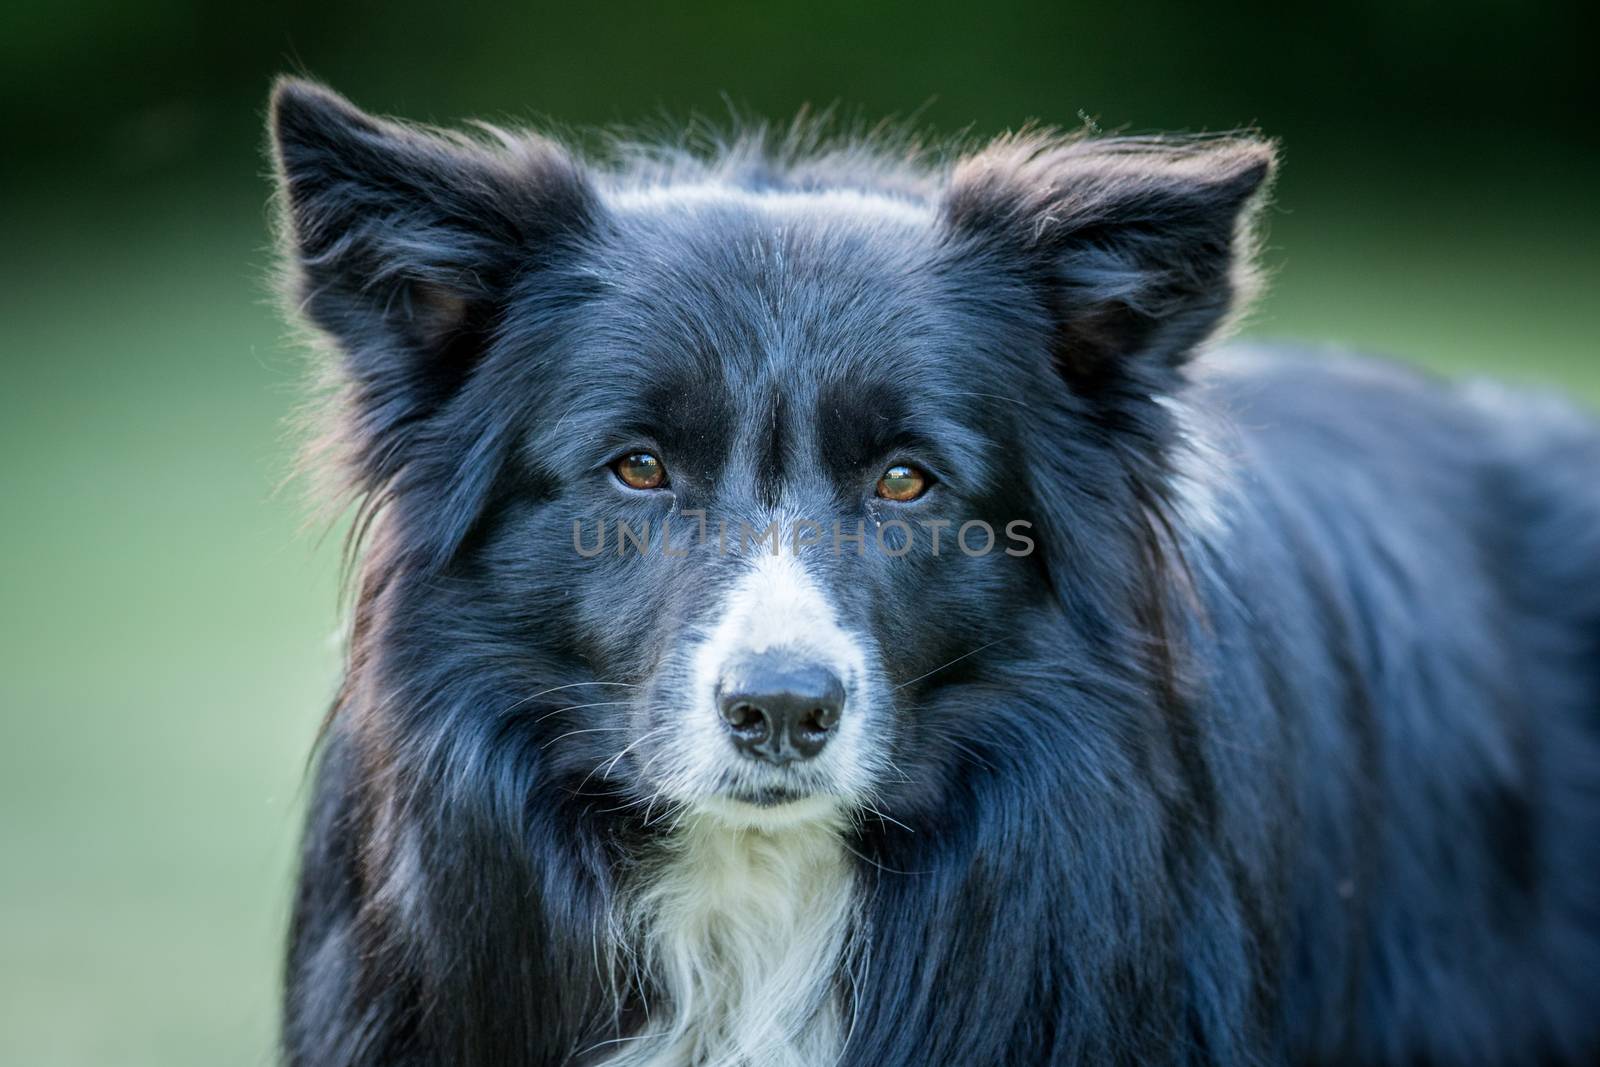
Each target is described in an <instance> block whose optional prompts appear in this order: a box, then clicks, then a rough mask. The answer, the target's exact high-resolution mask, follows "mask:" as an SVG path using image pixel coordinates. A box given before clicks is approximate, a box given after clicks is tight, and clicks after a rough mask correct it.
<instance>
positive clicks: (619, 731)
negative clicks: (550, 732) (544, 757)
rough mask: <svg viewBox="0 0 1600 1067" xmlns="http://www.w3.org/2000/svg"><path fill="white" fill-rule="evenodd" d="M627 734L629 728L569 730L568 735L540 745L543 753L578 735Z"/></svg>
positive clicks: (558, 735)
mask: <svg viewBox="0 0 1600 1067" xmlns="http://www.w3.org/2000/svg"><path fill="white" fill-rule="evenodd" d="M627 732H628V728H627V727H626V726H594V727H590V728H589V729H587V730H568V731H567V732H566V733H564V734H557V735H556V736H555V737H552V738H551V739H550V740H548V741H546V742H545V743H544V744H542V745H540V746H539V751H541V752H543V751H544V750H545V749H547V748H549V747H550V746H551V745H553V744H555V743H556V742H557V741H560V740H561V739H562V738H564V737H573V736H575V735H577V734H622V733H627Z"/></svg>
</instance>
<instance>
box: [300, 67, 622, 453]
mask: <svg viewBox="0 0 1600 1067" xmlns="http://www.w3.org/2000/svg"><path fill="white" fill-rule="evenodd" d="M270 127H271V136H272V150H273V158H274V161H275V163H276V169H277V175H278V189H279V197H280V203H281V207H282V212H283V220H284V228H285V235H286V238H287V240H286V244H287V257H286V258H287V260H288V266H289V270H290V274H291V284H292V293H293V296H294V297H295V299H296V302H297V306H298V308H299V310H300V312H301V313H302V314H303V315H304V316H305V317H306V318H307V319H308V320H309V321H310V322H311V323H312V324H313V325H314V326H316V327H317V328H318V329H320V330H321V331H322V332H323V333H325V334H326V335H327V336H328V337H330V338H331V339H332V340H333V342H334V343H335V345H336V346H337V347H338V349H339V350H340V354H341V356H342V359H341V367H340V369H341V372H342V375H343V377H344V378H345V380H346V382H347V384H348V386H349V389H350V392H351V397H352V400H353V403H354V408H355V411H354V414H355V416H356V417H357V418H358V419H359V420H360V421H361V423H362V427H361V436H363V437H364V438H365V439H366V440H367V441H369V442H372V444H373V445H374V447H373V449H372V452H371V454H370V455H369V457H368V458H369V459H370V460H372V461H373V462H377V461H378V457H389V459H388V462H391V463H403V462H404V459H403V452H404V449H403V448H400V447H397V446H398V445H400V444H401V442H399V441H397V440H396V439H395V438H396V437H397V436H403V435H404V434H405V433H406V432H408V428H409V427H413V426H415V425H416V424H417V423H418V422H419V420H422V419H425V418H426V416H428V415H429V414H431V413H432V412H433V411H434V410H436V409H437V408H438V407H439V406H440V405H442V404H443V403H444V402H446V401H447V400H448V399H449V398H450V397H451V396H452V395H453V394H454V393H455V391H456V390H457V389H459V388H460V387H461V386H462V384H463V383H464V382H465V381H466V380H467V378H468V377H469V376H470V374H471V373H472V370H473V368H474V366H475V365H476V363H477V361H478V359H479V358H480V357H481V355H482V354H483V351H484V348H485V345H486V343H487V339H488V338H489V336H490V335H491V334H492V332H493V330H494V327H495V325H496V322H497V319H498V317H499V315H500V313H501V310H502V308H503V305H504V302H505V297H506V295H507V293H508V291H509V289H510V287H511V286H512V285H513V284H514V282H515V280H516V279H517V278H518V277H520V276H523V275H524V274H526V273H528V272H529V271H532V270H536V269H538V268H539V267H540V266H541V265H544V264H548V263H550V262H553V261H554V260H555V259H556V258H557V257H560V256H561V255H563V254H564V252H565V251H566V250H567V249H569V248H570V247H571V246H572V245H573V244H574V243H575V242H577V241H579V240H581V239H582V236H583V234H584V233H585V232H587V231H588V230H589V229H591V228H592V227H593V225H594V223H595V220H596V216H597V213H598V202H597V198H596V196H595V193H594V191H593V189H592V187H591V185H590V183H589V181H588V179H587V177H586V175H585V173H584V171H583V169H582V167H581V166H580V165H579V164H578V163H577V162H576V161H575V160H573V159H572V158H571V157H570V156H569V155H568V154H567V153H566V152H564V151H563V150H562V149H561V148H560V147H558V146H557V145H555V144H554V143H553V142H550V141H547V140H544V139H542V138H538V137H534V136H530V135H522V134H519V135H516V136H507V137H503V138H501V139H500V140H499V141H497V142H494V143H485V142H484V141H482V140H475V139H473V138H469V137H466V136H462V135H456V134H450V133H446V132H442V131H434V130H425V129H421V128H418V127H413V126H409V125H403V124H401V123H397V122H392V121H387V120H383V119H378V118H375V117H373V116H371V115H368V114H366V113H364V112H362V111H360V110H359V109H357V108H356V107H355V106H353V105H352V104H350V103H349V102H348V101H346V100H345V99H344V98H342V97H340V96H338V95H337V94H335V93H333V92H330V91H329V90H327V89H323V88H321V87H320V86H317V85H314V84H312V83H310V82H306V81H301V80H298V79H292V78H286V79H282V80H280V81H279V82H278V83H277V85H276V86H275V87H274V89H273V93H272V108H271V123H270ZM393 473H394V471H393V470H387V471H385V470H369V471H366V472H364V474H365V476H366V477H368V478H369V479H371V481H372V482H373V483H382V482H383V481H386V480H387V478H388V476H390V475H392V474H393Z"/></svg>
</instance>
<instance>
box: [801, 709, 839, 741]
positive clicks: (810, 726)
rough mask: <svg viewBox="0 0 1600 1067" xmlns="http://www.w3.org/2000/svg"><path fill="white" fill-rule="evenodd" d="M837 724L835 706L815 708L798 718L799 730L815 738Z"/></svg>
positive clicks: (837, 717) (837, 718)
mask: <svg viewBox="0 0 1600 1067" xmlns="http://www.w3.org/2000/svg"><path fill="white" fill-rule="evenodd" d="M838 722H839V709H838V707H837V706H836V705H828V706H824V707H816V708H812V709H810V710H809V711H807V712H806V713H805V714H804V715H802V716H800V722H799V726H800V729H802V730H804V731H806V732H807V733H809V734H812V735H815V736H818V737H820V736H822V735H824V734H826V733H827V732H828V731H829V730H831V729H833V728H834V726H835V725H836V724H837V723H838Z"/></svg>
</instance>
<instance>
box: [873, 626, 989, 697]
mask: <svg viewBox="0 0 1600 1067" xmlns="http://www.w3.org/2000/svg"><path fill="white" fill-rule="evenodd" d="M999 643H1000V639H999V638H995V639H994V640H993V641H990V642H989V643H988V644H986V645H979V646H978V647H977V648H975V649H973V650H972V651H971V652H963V653H962V654H961V655H959V656H957V657H956V658H955V659H953V660H950V661H949V662H948V663H941V664H939V666H937V667H935V668H934V669H933V670H931V671H927V672H925V673H923V674H919V675H917V676H916V677H915V678H913V679H911V681H909V682H901V683H900V684H899V685H897V686H895V687H894V688H893V689H891V690H889V692H891V693H897V692H899V691H900V690H902V689H904V688H905V687H906V686H908V685H915V684H916V683H917V682H920V681H922V680H923V679H924V678H926V677H928V675H930V674H938V673H939V672H940V671H942V670H944V669H945V668H946V667H951V666H954V665H955V664H957V663H960V662H961V661H962V660H964V659H966V658H967V657H968V656H976V655H977V654H978V653H979V652H982V651H983V650H984V649H986V648H993V647H994V646H995V645H998V644H999Z"/></svg>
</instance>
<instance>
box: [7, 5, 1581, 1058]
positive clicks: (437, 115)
mask: <svg viewBox="0 0 1600 1067" xmlns="http://www.w3.org/2000/svg"><path fill="white" fill-rule="evenodd" d="M1579 11H1580V9H1579V6H1578V5H1577V4H1576V3H1574V4H1571V5H1568V6H1559V5H1558V6H1548V5H1541V4H1520V3H1513V2H1495V0H1466V2H1457V3H1454V4H1450V5H1443V4H1434V3H1420V2H1415V0H1358V2H1355V3H1350V4H1346V5H1344V6H1343V7H1342V8H1341V9H1339V10H1338V11H1334V12H1326V13H1321V14H1315V13H1308V12H1307V11H1306V10H1305V8H1304V6H1303V5H1294V4H1282V3H1275V4H1270V5H1268V4H1261V5H1248V6H1244V7H1236V8H1233V9H1231V10H1229V11H1226V12H1223V11H1220V10H1216V9H1213V7H1212V5H1200V4H1193V3H1182V2H1180V0H1168V2H1146V0H1135V2H1131V3H1121V4H1113V5H1105V6H1099V7H1095V6H1087V5H1082V4H1072V3H1062V2H1056V3H1025V4H1015V5H1009V6H995V5H977V4H956V3H943V2H928V3H922V4H916V5H910V6H904V7H900V8H898V9H895V8H891V7H887V6H883V7H876V8H873V9H871V10H866V9H864V8H863V7H862V6H861V5H858V4H853V3H852V4H846V3H834V2H829V3H814V4H809V5H805V6H800V5H791V4H786V5H781V6H779V5H769V6H757V5H735V4H707V5H703V6H701V7H699V8H698V9H696V10H694V11H692V12H690V11H687V10H680V11H677V12H673V13H668V12H667V11H666V9H665V7H664V6H660V7H658V6H654V5H651V6H645V5H639V6H633V5H628V4H608V5H590V6H582V5H562V6H561V7H559V8H557V7H550V8H541V7H539V6H536V5H522V6H518V7H505V8H503V9H498V10H496V9H493V8H481V9H474V8H471V7H469V6H463V5H454V6H449V7H446V6H442V5H441V6H439V7H437V8H434V7H430V6H427V5H423V4H420V3H416V2H414V0H394V2H390V3H386V4H382V5H379V4H353V5H346V6H338V7H336V6H335V5H333V4H329V3H322V4H310V3H304V2H300V0H290V2H281V3H277V4H274V5H272V6H270V7H263V8H261V9H259V10H252V9H247V8H231V7H230V6H228V5H224V4H217V3H200V2H198V0H146V2H145V3H142V4H128V3H110V2H96V3H84V2H79V3H67V4H62V3H59V2H57V3H47V2H45V0H8V3H7V5H6V11H5V12H4V14H3V15H0V101H3V112H0V127H3V128H0V136H3V142H0V143H3V144H4V146H5V148H4V151H3V152H0V223H3V224H0V241H3V244H0V309H3V310H0V342H3V349H0V352H3V359H4V372H5V379H4V380H5V386H4V389H3V390H0V488H3V491H4V495H3V498H0V499H3V507H4V511H3V517H4V523H3V526H0V552H3V555H0V558H3V559H4V561H5V562H4V565H3V569H0V574H3V578H0V626H3V632H0V835H3V836H0V1063H3V1064H8V1065H9V1064H15V1065H19V1067H20V1065H27V1067H35V1065H51V1064H74V1065H77V1064H152V1065H162V1067H178V1065H185V1064H197V1065H199V1064H206V1065H218V1064H263V1063H267V1062H270V1060H271V1058H272V1032H273V1026H274V1014H275V1003H274V996H275V986H276V982H277V966H278V963H277V952H278V940H279V932H280V928H281V926H282V924H283V921H284V917H285V909H286V899H287V893H288V888H289V885H290V878H291V866H292V855H293V844H294V839H295V836H296V833H297V823H298V810H299V806H300V803H301V801H302V800H303V781H302V778H303V769H304V765H305V758H306V754H307V752H308V750H309V748H310V745H311V743H312V739H313V736H314V734H315V730H316V726H317V723H318V720H319V718H320V716H321V714H322V710H323V707H324V706H325V703H326V701H327V699H328V697H329V695H330V693H331V691H332V689H333V686H334V683H335V678H336V673H337V667H338V654H337V649H336V647H335V645H334V643H333V639H332V637H331V635H332V634H333V633H334V632H335V628H336V606H337V604H336V602H337V597H336V580H337V568H338V554H339V553H338V544H337V541H338V538H337V534H336V533H335V534H334V535H333V536H328V537H320V536H319V533H321V532H323V531H319V530H317V529H316V528H315V527H312V528H310V529H307V527H306V525H305V520H304V516H305V515H306V509H305V508H304V507H303V501H302V499H301V497H300V495H299V494H298V493H297V492H296V491H294V490H289V491H283V492H275V487H276V486H277V485H278V484H279V483H280V482H281V481H282V480H283V479H284V477H285V475H286V473H287V470H288V465H289V460H290V456H291V454H292V450H293V440H292V435H291V434H290V433H289V431H288V430H287V428H286V426H285V422H284V419H285V416H286V415H287V414H288V413H289V412H290V410H291V408H292V407H293V406H294V404H295V402H296V400H297V398H298V396H299V395H300V380H301V377H302V372H303V363H302V360H303V356H302V354H301V353H299V352H297V351H296V350H295V349H294V348H293V346H292V345H290V344H288V343H287V342H286V341H285V339H284V338H285V331H284V329H283V327H282V326H281V324H280V323H279V322H278V320H277V318H276V317H275V311H274V308H273V306H272V302H271V299H270V297H269V286H268V282H267V278H268V276H269V274H270V265H271V260H272V256H271V253H270V249H269V242H268V239H267V218H268V212H267V210H266V203H267V198H268V186H267V182H266V180H265V178H264V176H263V175H264V172H265V169H266V168H265V165H264V163H263V156H262V153H261V141H262V138H261V122H262V113H263V105H264V100H265V95H266V91H267V86H268V81H269V79H270V77H271V76H272V75H273V74H274V73H276V72H279V71H284V70H299V71H303V72H309V73H312V74H315V75H316V76H318V77H321V78H323V79H325V80H327V81H329V82H330V83H332V84H333V85H335V86H336V87H338V88H340V89H341V90H343V91H345V92H346V93H348V94H349V95H351V96H352V97H353V98H354V99H355V100H356V101H358V102H359V103H361V104H363V105H365V106H367V107H370V108H373V109H377V110H382V111H390V112H395V113H400V114H404V115H407V116H411V117H417V118H424V119H434V120H439V121H447V120H450V119H452V118H455V117H459V116H469V115H481V116H487V117H492V118H498V119H511V120H517V119H531V120H539V119H541V118H543V117H550V118H553V119H555V120H558V121H560V122H561V123H563V124H589V123H613V122H630V121H637V120H641V119H645V120H651V119H658V118H660V117H661V116H663V115H668V116H683V115H687V114H689V113H691V112H696V113H704V114H708V115H711V116H713V117H716V116H721V115H724V114H726V103H725V100H728V99H731V100H733V101H736V102H738V103H739V104H742V105H744V106H746V107H748V108H749V109H750V110H752V111H754V112H757V113H762V114H767V115H771V116H778V117H782V116H787V115H790V114H792V113H793V112H794V111H795V110H796V109H797V108H799V107H800V106H801V105H802V104H805V103H810V104H813V105H818V104H822V105H825V104H828V103H830V102H835V101H837V102H840V103H841V104H842V105H844V106H845V108H846V109H847V110H850V111H854V112H858V113H860V114H861V115H865V116H880V115H885V114H896V115H900V116H905V115H908V114H912V113H915V114H917V115H918V116H920V118H921V120H922V121H923V122H925V123H926V124H928V125H931V126H933V127H935V128H937V129H940V130H944V131H956V130H961V129H967V128H970V129H971V130H972V131H973V132H974V133H979V134H985V133H991V132H997V131H999V130H1001V129H1004V128H1006V127H1008V126H1013V125H1016V124H1018V123H1020V122H1022V121H1024V120H1026V119H1029V118H1038V119H1041V120H1044V121H1047V122H1051V123H1056V124H1060V125H1067V126H1076V125H1078V124H1080V123H1081V122H1082V121H1083V120H1084V117H1088V118H1091V119H1093V120H1095V121H1097V122H1098V123H1099V124H1100V125H1101V126H1103V127H1105V128H1108V129H1114V128H1126V129H1132V130H1140V131H1147V130H1156V129H1185V130H1216V129H1222V128H1228V127H1234V126H1240V125H1251V124H1253V125H1257V126H1259V127H1260V128H1262V129H1263V130H1265V131H1266V132H1268V133H1270V134H1272V135H1274V136H1277V137H1280V138H1282V140H1283V142H1284V145H1285V161H1286V166H1285V169H1284V172H1283V177H1282V180H1281V183H1280V185H1279V191H1278V200H1277V206H1276V208H1275V209H1274V211H1273V213H1272V215H1271V242H1270V246H1269V249H1268V259H1269V262H1270V263H1271V265H1272V267H1273V269H1274V272H1275V283H1274V288H1273V290H1272V292H1271V294H1270V296H1269V297H1268V299H1267V300H1266V301H1265V302H1264V304H1263V305H1262V307H1261V310H1260V312H1259V313H1258V314H1257V315H1256V316H1255V318H1254V320H1253V324H1252V325H1251V327H1250V330H1251V332H1252V333H1254V334H1257V335H1262V336H1279V337H1295V338H1311V339H1322V340H1327V341H1332V342H1336V343H1339V344H1345V345H1352V346H1360V347H1364V348H1371V349H1375V350H1379V351H1385V352H1389V353H1394V354H1398V355H1401V356H1404V357H1405V358H1409V359H1415V360H1418V361H1420V362H1422V363H1425V364H1428V365H1430V366H1433V367H1436V368H1439V369H1442V370H1444V371H1447V372H1450V373H1463V372H1479V371H1491V372H1494V373H1497V374H1501V375H1505V376H1509V377H1512V378H1515V379H1519V380H1524V381H1531V382H1545V383H1553V384H1556V385H1558V386H1561V387H1565V388H1568V389H1570V390H1573V391H1575V392H1577V393H1578V394H1580V395H1581V396H1583V397H1584V398H1585V399H1586V400H1588V401H1590V402H1594V401H1596V400H1600V365H1597V362H1596V360H1595V347H1596V346H1595V340H1594V339H1595V337H1596V333H1597V327H1600V299H1597V295H1600V294H1597V290H1600V286H1597V282H1600V253H1597V250H1596V249H1597V243H1596V238H1597V237H1600V214H1597V212H1596V210H1595V207H1594V197H1595V194H1596V192H1597V190H1600V183H1597V182H1596V177H1597V173H1596V172H1597V166H1596V162H1597V159H1600V145H1597V140H1596V124H1595V122H1594V121H1593V118H1592V116H1591V115H1590V114H1589V109H1590V108H1592V106H1593V104H1594V102H1595V101H1596V100H1600V94H1597V93H1596V92H1595V89H1596V88H1597V86H1596V84H1595V78H1594V75H1593V73H1592V72H1593V69H1594V64H1593V60H1592V57H1590V56H1589V55H1588V54H1587V51H1588V49H1589V47H1590V44H1591V41H1590V39H1589V38H1588V37H1587V36H1586V35H1585V34H1584V33H1583V32H1582V29H1583V27H1582V26H1580V24H1579ZM1597 477H1600V473H1597Z"/></svg>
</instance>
